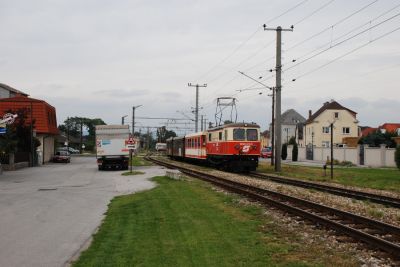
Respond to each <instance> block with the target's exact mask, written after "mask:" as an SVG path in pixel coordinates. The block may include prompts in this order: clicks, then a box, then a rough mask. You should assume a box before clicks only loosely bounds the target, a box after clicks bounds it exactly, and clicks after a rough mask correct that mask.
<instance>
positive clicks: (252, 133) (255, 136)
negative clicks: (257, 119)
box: [247, 129, 258, 141]
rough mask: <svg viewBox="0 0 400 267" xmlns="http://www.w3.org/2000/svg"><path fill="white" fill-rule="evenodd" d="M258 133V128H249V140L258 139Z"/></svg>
mask: <svg viewBox="0 0 400 267" xmlns="http://www.w3.org/2000/svg"><path fill="white" fill-rule="evenodd" d="M257 140H258V134H257V130H256V129H247V141H257Z"/></svg>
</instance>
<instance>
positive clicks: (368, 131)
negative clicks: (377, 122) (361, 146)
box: [361, 127, 378, 137]
mask: <svg viewBox="0 0 400 267" xmlns="http://www.w3.org/2000/svg"><path fill="white" fill-rule="evenodd" d="M377 130H378V128H372V127H366V128H364V129H362V130H361V137H364V136H367V135H369V134H371V133H374V132H376V131H377Z"/></svg>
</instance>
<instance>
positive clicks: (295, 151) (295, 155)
mask: <svg viewBox="0 0 400 267" xmlns="http://www.w3.org/2000/svg"><path fill="white" fill-rule="evenodd" d="M298 156H299V148H298V146H297V144H296V143H295V144H294V145H293V150H292V161H297V158H298Z"/></svg>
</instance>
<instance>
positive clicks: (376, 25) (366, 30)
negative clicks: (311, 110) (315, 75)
mask: <svg viewBox="0 0 400 267" xmlns="http://www.w3.org/2000/svg"><path fill="white" fill-rule="evenodd" d="M398 16H400V13H397V14H396V15H394V16H391V17H390V18H387V19H385V20H383V21H381V22H379V23H377V24H375V25H373V26H371V27H369V28H367V29H365V30H363V31H361V32H358V33H356V34H354V35H352V36H350V37H348V38H346V39H344V40H342V41H340V42H338V43H336V44H334V45H331V46H330V47H328V48H326V49H324V50H322V51H320V52H318V53H316V54H314V55H312V56H310V57H308V58H306V59H304V60H302V61H300V62H298V63H296V64H295V65H293V66H291V67H289V68H287V69H286V71H288V70H291V69H293V68H295V67H297V66H299V65H301V64H303V63H305V62H307V61H309V60H310V59H312V58H315V57H316V56H319V55H321V54H322V53H325V52H326V51H328V50H330V49H332V48H334V47H337V46H339V45H341V44H343V43H345V42H347V41H349V40H351V39H354V38H355V37H357V36H360V35H361V34H363V33H366V32H368V31H370V30H372V29H374V28H376V27H378V26H380V25H382V24H384V23H386V22H388V21H390V20H392V19H394V18H396V17H398Z"/></svg>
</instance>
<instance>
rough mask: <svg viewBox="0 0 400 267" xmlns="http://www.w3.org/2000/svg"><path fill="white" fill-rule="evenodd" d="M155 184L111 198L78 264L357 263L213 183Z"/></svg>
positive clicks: (162, 179) (159, 180) (167, 181)
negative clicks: (302, 238) (309, 242)
mask: <svg viewBox="0 0 400 267" xmlns="http://www.w3.org/2000/svg"><path fill="white" fill-rule="evenodd" d="M155 181H157V183H158V184H159V186H158V187H156V188H154V189H152V190H149V191H145V192H141V193H137V194H134V195H128V196H121V197H116V198H114V199H113V200H112V201H111V203H110V205H109V209H108V211H107V214H106V218H105V220H104V222H103V224H102V226H101V227H100V229H99V231H98V233H96V234H95V235H94V238H93V242H92V244H91V246H90V247H89V249H88V250H87V251H84V252H83V253H82V255H81V257H80V258H79V260H78V261H77V262H75V263H74V264H73V266H75V267H78V266H326V265H337V266H355V265H356V264H355V262H354V260H352V259H350V258H351V257H350V256H349V255H347V254H345V255H337V254H335V252H332V251H326V252H325V253H323V252H320V251H319V250H318V249H319V248H315V247H314V248H310V247H308V246H303V245H301V244H299V242H298V238H297V237H296V235H295V234H293V233H287V231H286V230H285V229H282V228H281V226H279V224H276V223H274V222H273V221H272V220H271V219H269V218H268V217H267V216H266V215H264V214H263V210H262V209H261V208H259V207H257V206H254V205H243V204H240V203H239V201H238V198H237V197H236V196H232V195H226V194H222V193H218V192H215V191H213V190H210V185H208V184H205V183H203V182H200V181H197V180H189V181H176V180H173V179H168V178H166V177H156V178H155ZM331 253H333V255H332V254H331ZM332 261H333V262H332Z"/></svg>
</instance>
